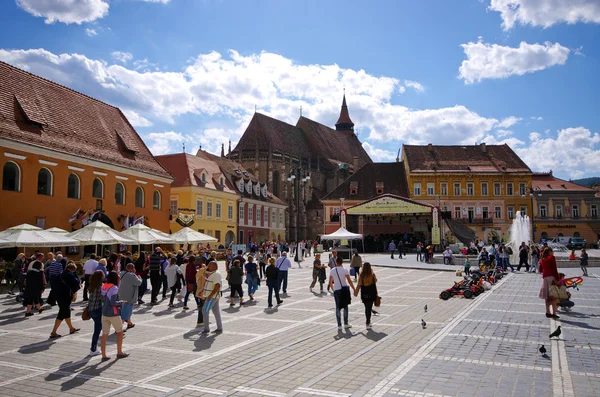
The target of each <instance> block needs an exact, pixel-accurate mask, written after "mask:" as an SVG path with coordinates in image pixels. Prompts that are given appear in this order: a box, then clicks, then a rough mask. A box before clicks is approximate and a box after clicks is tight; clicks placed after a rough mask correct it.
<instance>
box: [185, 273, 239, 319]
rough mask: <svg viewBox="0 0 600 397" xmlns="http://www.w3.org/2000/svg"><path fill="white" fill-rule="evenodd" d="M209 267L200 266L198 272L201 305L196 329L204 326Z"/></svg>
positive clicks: (197, 287)
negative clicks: (205, 293)
mask: <svg viewBox="0 0 600 397" xmlns="http://www.w3.org/2000/svg"><path fill="white" fill-rule="evenodd" d="M215 263H216V262H215ZM207 269H208V268H207V266H202V265H201V266H200V268H199V269H198V271H197V272H196V295H195V296H196V298H198V300H199V302H200V304H199V305H198V318H197V320H196V327H199V326H201V325H203V324H204V313H202V308H203V307H204V302H205V298H204V287H205V286H206V277H207V272H206V271H207ZM241 284H242V281H241V278H240V288H241Z"/></svg>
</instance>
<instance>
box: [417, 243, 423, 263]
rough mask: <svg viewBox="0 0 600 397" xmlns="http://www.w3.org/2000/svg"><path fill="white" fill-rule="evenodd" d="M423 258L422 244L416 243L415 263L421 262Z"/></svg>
mask: <svg viewBox="0 0 600 397" xmlns="http://www.w3.org/2000/svg"><path fill="white" fill-rule="evenodd" d="M422 257H423V243H421V242H420V241H419V242H418V243H417V262H418V261H421V260H422Z"/></svg>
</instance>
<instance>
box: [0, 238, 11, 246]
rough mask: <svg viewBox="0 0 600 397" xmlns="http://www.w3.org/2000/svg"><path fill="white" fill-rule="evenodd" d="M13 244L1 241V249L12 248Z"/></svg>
mask: <svg viewBox="0 0 600 397" xmlns="http://www.w3.org/2000/svg"><path fill="white" fill-rule="evenodd" d="M12 246H13V244H12V243H11V242H10V241H8V240H3V239H0V248H6V247H12Z"/></svg>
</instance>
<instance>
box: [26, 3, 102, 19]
mask: <svg viewBox="0 0 600 397" xmlns="http://www.w3.org/2000/svg"><path fill="white" fill-rule="evenodd" d="M16 1H17V5H18V6H19V7H21V8H22V9H23V10H24V11H26V12H28V13H30V14H31V15H33V16H36V17H42V18H46V20H45V21H44V22H46V23H54V22H63V23H66V24H70V23H76V24H81V23H83V22H91V21H94V20H96V19H99V18H103V17H104V16H106V15H107V14H108V2H106V1H105V0H16Z"/></svg>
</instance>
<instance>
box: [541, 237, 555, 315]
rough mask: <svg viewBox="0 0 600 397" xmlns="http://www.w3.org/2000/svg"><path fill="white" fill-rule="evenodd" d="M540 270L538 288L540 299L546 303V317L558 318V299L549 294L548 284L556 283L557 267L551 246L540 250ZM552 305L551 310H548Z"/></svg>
mask: <svg viewBox="0 0 600 397" xmlns="http://www.w3.org/2000/svg"><path fill="white" fill-rule="evenodd" d="M540 270H541V272H542V279H543V281H542V286H541V288H540V294H539V297H540V299H543V300H544V301H545V303H546V317H548V318H555V319H558V318H559V317H558V315H557V314H556V311H557V306H558V305H557V303H558V299H556V298H553V297H551V296H550V286H552V285H558V280H559V277H558V268H557V267H556V258H555V257H554V252H553V251H552V248H550V247H546V248H545V249H544V251H542V259H541V260H540ZM550 307H552V312H550Z"/></svg>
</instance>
